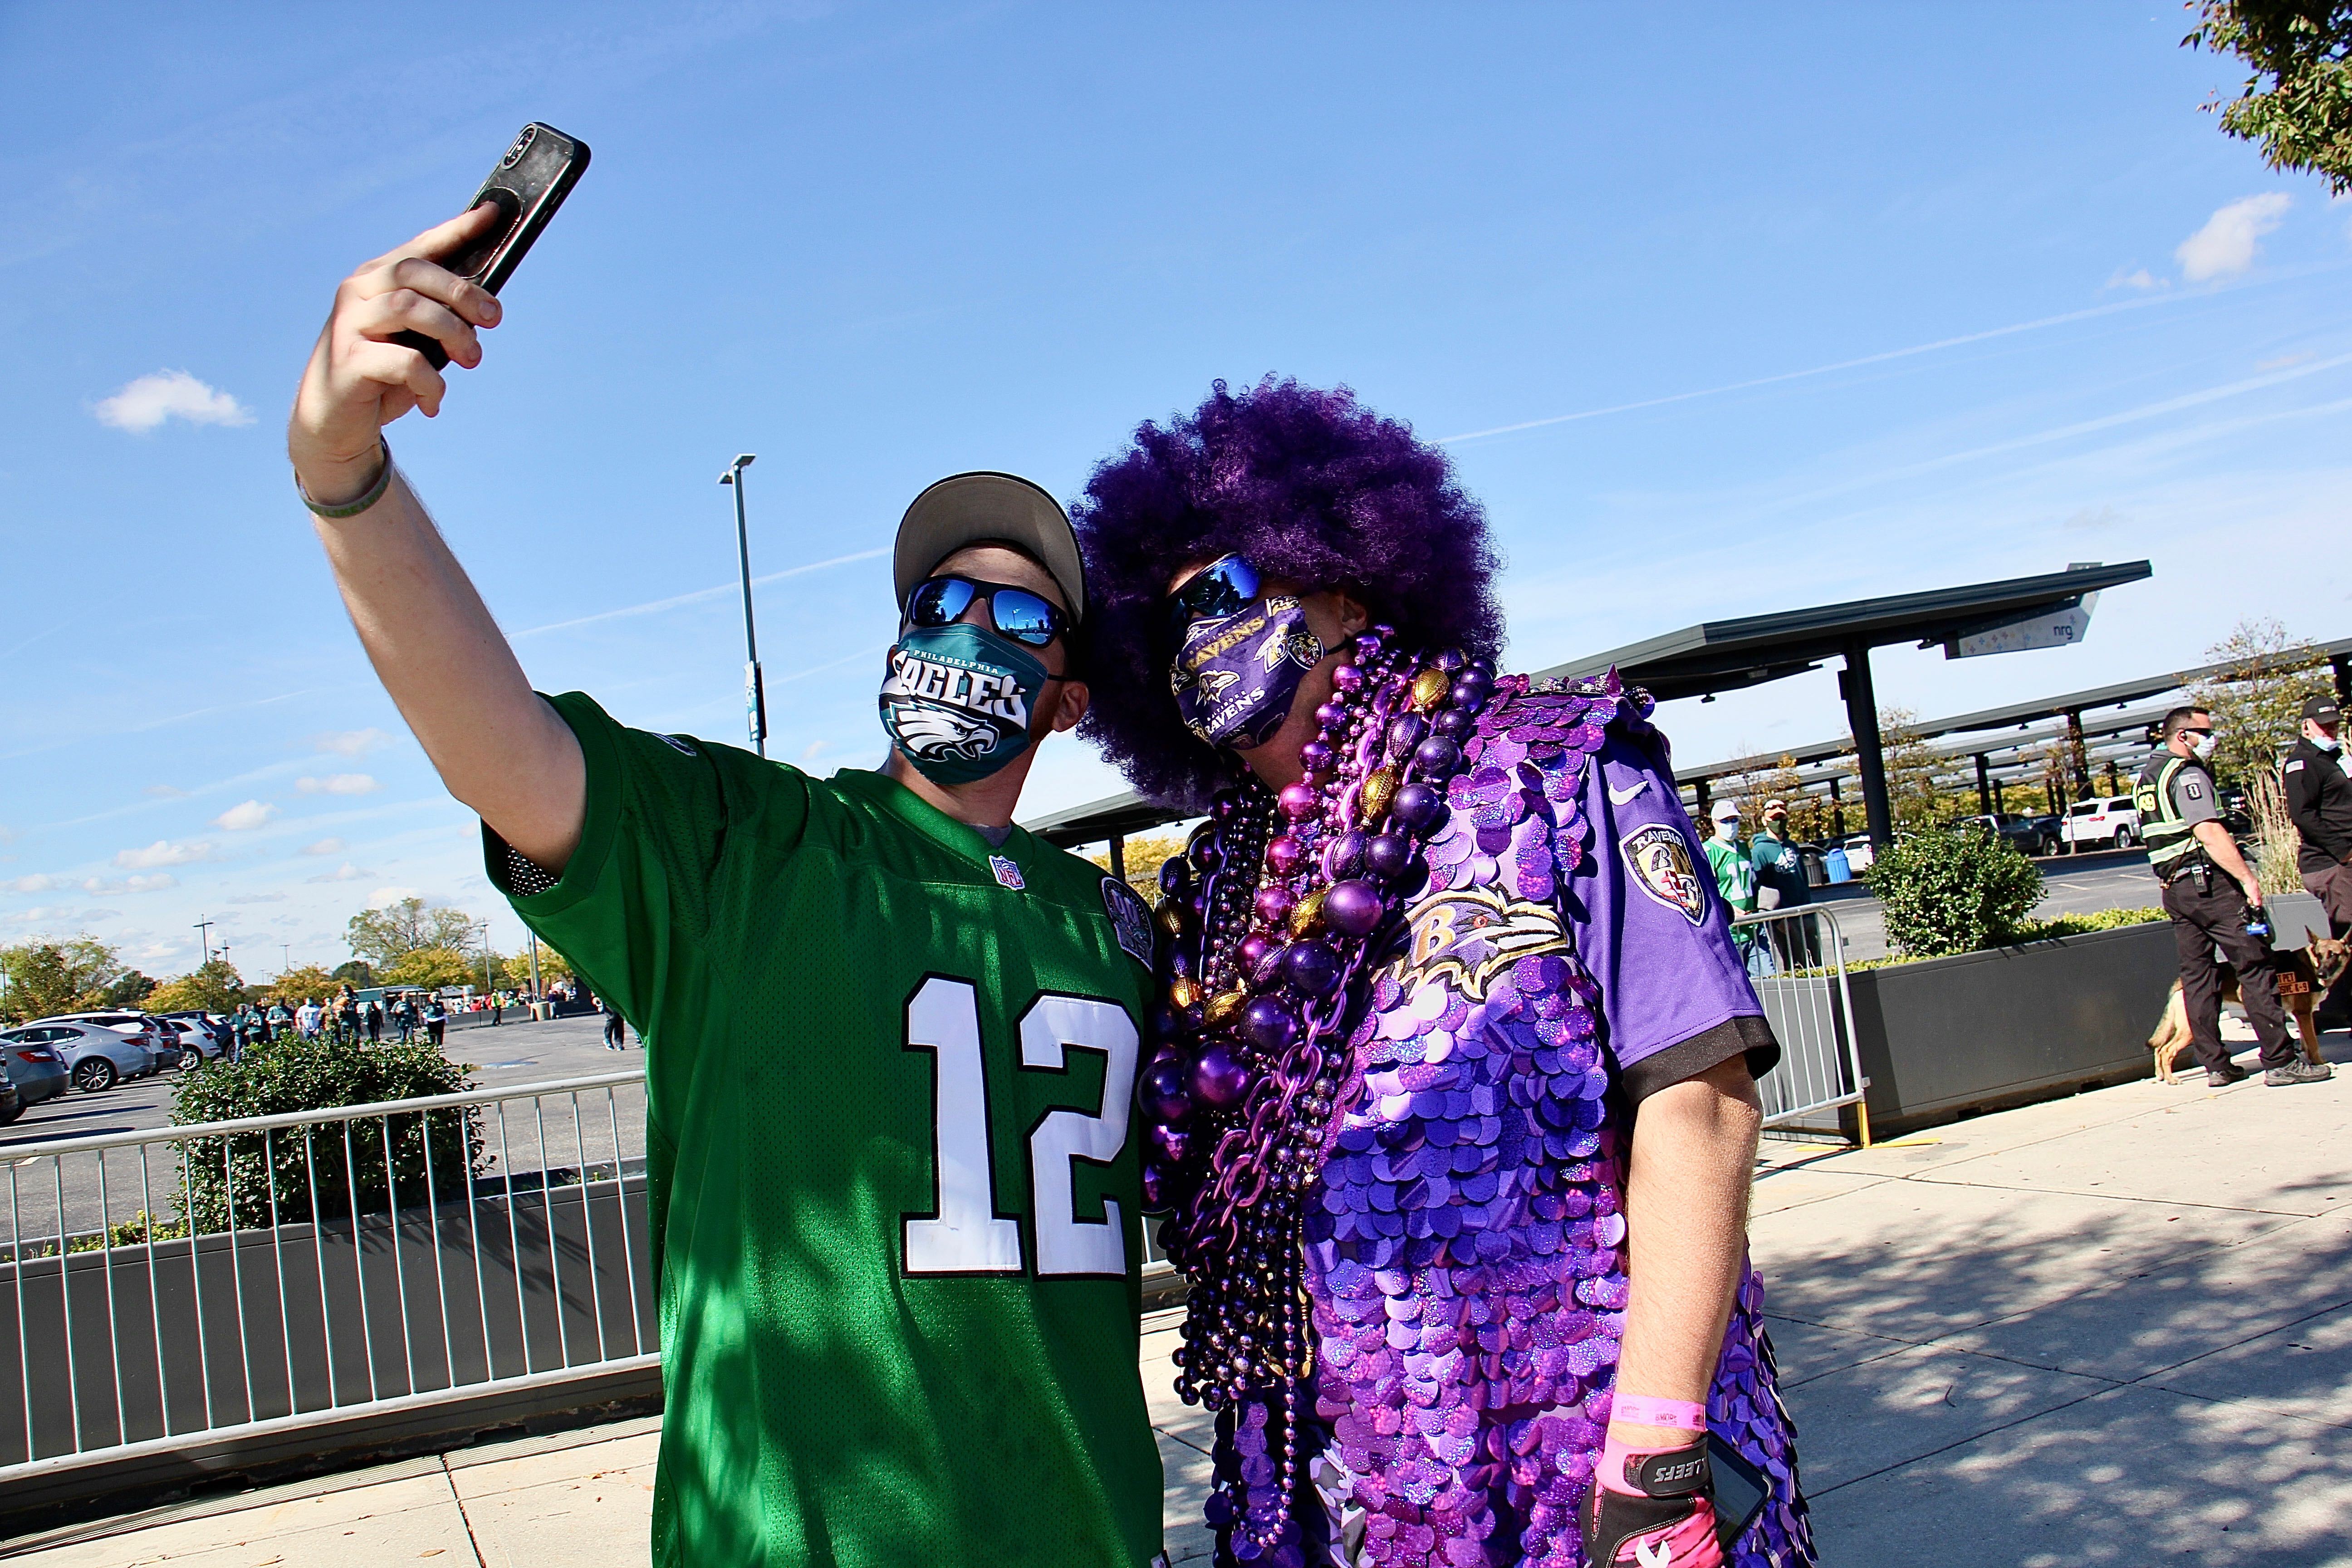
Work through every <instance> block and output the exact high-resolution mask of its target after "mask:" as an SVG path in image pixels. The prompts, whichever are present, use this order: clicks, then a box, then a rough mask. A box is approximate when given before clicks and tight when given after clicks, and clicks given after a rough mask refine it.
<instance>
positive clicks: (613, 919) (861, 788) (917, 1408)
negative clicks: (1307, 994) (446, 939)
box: [289, 208, 1160, 1568]
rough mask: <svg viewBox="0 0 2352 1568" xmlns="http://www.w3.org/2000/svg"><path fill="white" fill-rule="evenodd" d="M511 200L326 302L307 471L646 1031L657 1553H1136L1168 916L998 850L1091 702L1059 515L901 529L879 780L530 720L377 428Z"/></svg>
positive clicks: (534, 705) (349, 552)
mask: <svg viewBox="0 0 2352 1568" xmlns="http://www.w3.org/2000/svg"><path fill="white" fill-rule="evenodd" d="M494 212H495V209H491V208H483V209H479V210H478V212H477V213H474V214H470V215H468V216H465V217H461V218H457V219H455V220H453V221H452V222H450V223H447V224H444V225H442V226H440V227H438V228H436V229H434V230H431V231H429V232H428V233H426V234H425V235H422V236H420V237H418V238H417V239H415V240H414V241H412V242H411V243H410V244H408V245H406V246H404V247H401V248H400V249H398V250H395V251H394V252H392V253H391V254H390V255H388V256H385V257H383V258H379V259H377V260H375V261H372V262H369V263H367V264H366V265H364V266H362V268H360V269H359V270H358V271H356V272H354V273H353V274H352V276H351V277H350V278H349V279H345V280H344V282H343V284H342V287H341V289H339V290H338V292H337V295H336V300H335V307H334V310H333V313H332V314H331V316H330V317H329V319H328V321H327V325H326V329H325V331H323V332H322V333H321V334H320V339H319V342H318V346H317V348H316V349H315V350H314V351H313V353H312V354H311V358H310V365H309V367H308V369H307V370H306V371H305V373H304V375H303V379H302V385H301V388H300V391H299V394H298V395H297V398H296V402H295V405H294V413H293V418H292V421H291V426H290V429H289V451H290V453H291V456H292V458H293V462H294V470H295V477H296V479H297V481H298V483H299V487H300V489H301V491H302V495H303V499H304V500H305V501H306V502H307V503H308V504H309V505H310V508H311V510H313V511H315V512H317V513H319V514H320V521H319V525H318V526H319V533H320V538H321V540H322V541H323V542H324V543H325V545H326V549H327V554H328V558H329V560H330V561H331V563H332V564H333V567H334V570H335V575H336V580H337V582H338V584H339V585H340V586H341V590H342V594H343V598H344V603H345V604H346V605H348V607H349V608H350V610H351V614H352V621H353V623H354V624H355V625H356V626H357V627H358V629H359V633H360V637H361V640H362V643H364V644H365V646H366V647H367V651H368V656H369V658H372V659H373V661H374V664H375V668H376V670H377V672H378V674H379V675H380V676H381V677H382V678H383V683H384V686H385V688H386V689H387V690H389V691H390V693H391V694H392V697H393V699H394V701H395V702H397V703H398V704H399V706H400V709H401V712H402V714H403V716H404V717H405V718H406V720H407V721H408V723H409V726H410V728H411V729H412V730H414V731H415V734H416V738H417V740H418V742H420V743H422V744H423V746H424V747H425V752H426V753H427V754H428V755H430V756H431V757H432V759H433V762H434V765H435V766H436V767H437V768H438V769H439V770H440V772H441V775H442V778H443V779H444V780H445V781H446V783H447V784H448V786H449V789H450V792H451V793H452V794H453V795H456V796H457V798H458V799H459V800H462V801H464V802H465V803H466V804H467V805H469V806H471V807H473V808H474V809H475V810H476V811H477V812H478V813H479V814H480V816H481V818H482V824H483V835H484V838H485V840H486V843H487V846H488V852H489V859H490V869H491V874H492V876H493V877H494V878H495V879H498V881H499V885H500V886H501V887H503V888H505V889H507V890H508V891H509V894H510V895H511V896H512V897H513V899H514V902H515V907H516V909H517V910H520V912H521V914H522V916H523V918H524V919H525V920H526V921H528V922H529V923H530V925H531V927H532V928H533V929H534V930H536V931H539V932H541V934H542V935H544V936H545V937H546V938H547V939H548V940H549V941H550V942H551V943H552V944H553V945H554V946H555V947H556V948H557V949H558V950H559V951H561V952H563V953H564V954H565V955H566V956H567V957H569V958H570V959H571V960H572V963H573V964H574V965H575V966H576V967H577V968H578V970H579V971H580V973H582V974H583V977H584V978H585V979H586V980H587V982H588V984H590V985H591V986H592V987H593V989H594V990H595V991H596V992H597V993H598V994H602V995H605V996H610V997H614V998H616V999H617V1000H618V1001H619V1003H620V1005H621V1009H622V1011H623V1013H624V1014H625V1016H627V1017H628V1019H629V1021H630V1022H631V1023H633V1024H635V1025H636V1026H637V1030H638V1033H639V1034H640V1035H641V1036H642V1037H643V1040H644V1044H645V1048H646V1078H647V1096H648V1110H647V1117H646V1122H647V1125H646V1145H647V1158H646V1166H647V1174H648V1187H649V1202H650V1205H651V1212H652V1216H653V1227H654V1238H655V1250H654V1257H655V1267H656V1271H657V1273H658V1277H659V1286H660V1300H661V1321H662V1355H663V1369H664V1383H665V1390H666V1394H667V1405H666V1410H665V1414H664V1418H663V1427H662V1448H661V1464H660V1470H659V1474H658V1477H657V1479H656V1485H655V1499H654V1529H653V1548H654V1550H653V1556H654V1561H655V1562H656V1563H659V1564H663V1565H665V1568H669V1565H685V1564H692V1565H694V1568H719V1565H722V1564H723V1565H725V1568H737V1565H739V1564H771V1565H782V1564H795V1565H797V1564H803V1563H811V1564H832V1563H840V1564H875V1565H880V1564H889V1565H892V1568H898V1565H907V1564H917V1563H956V1564H982V1563H1003V1564H1022V1565H1024V1568H1027V1565H1029V1564H1038V1563H1056V1564H1082V1563H1083V1564H1094V1563H1106V1564H1121V1565H1134V1568H1141V1565H1142V1564H1145V1563H1149V1562H1150V1561H1151V1560H1153V1558H1154V1557H1155V1556H1156V1555H1157V1554H1158V1552H1159V1551H1160V1461H1159V1455H1158V1451H1157V1449H1156V1447H1155V1446H1154V1443H1153V1439H1152V1436H1151V1431H1150V1426H1149V1423H1148V1420H1147V1417H1146V1415H1145V1409H1144V1401H1143V1393H1142V1388H1141V1384H1140V1381H1139V1377H1138V1375H1137V1371H1136V1316H1137V1294H1136V1280H1137V1274H1136V1270H1137V1265H1138V1261H1139V1241H1138V1234H1137V1231H1138V1226H1137V1219H1138V1211H1139V1200H1138V1195H1137V1190H1136V1189H1137V1168H1138V1151H1137V1150H1136V1148H1135V1146H1134V1141H1133V1139H1132V1138H1131V1137H1130V1135H1129V1095H1130V1090H1131V1088H1132V1085H1133V1081H1134V1077H1135V1071H1136V1066H1137V1047H1138V1019H1139V1016H1140V1011H1141V1007H1142V1001H1143V996H1144V992H1145V986H1146V978H1145V970H1144V965H1143V961H1144V960H1145V959H1146V958H1147V957H1148V955H1149V952H1150V923H1149V921H1148V919H1147V918H1146V917H1145V914H1144V910H1143V908H1142V904H1141V902H1140V900H1137V899H1136V898H1135V897H1134V895H1133V894H1132V893H1130V892H1129V891H1128V889H1126V888H1125V887H1124V886H1123V885H1121V884H1118V883H1117V882H1114V881H1112V880H1110V879H1106V878H1104V877H1103V876H1102V875H1101V874H1100V873H1099V872H1098V871H1097V870H1096V869H1095V868H1093V867H1091V866H1088V865H1087V864H1086V863H1085V862H1083V861H1080V860H1077V859H1075V858H1072V857H1070V856H1067V855H1065V854H1063V853H1062V852H1061V851H1059V850H1056V849H1054V848H1051V847H1047V846H1045V845H1043V844H1040V843H1038V842H1037V841H1036V840H1034V839H1033V838H1031V837H1029V836H1028V835H1027V834H1025V833H1024V832H1023V831H1022V830H1021V829H1019V828H1018V827H1015V826H1012V814H1013V805H1014V802H1015V801H1016V800H1017V799H1018V797H1019V795H1020V790H1021V784H1022V781H1023V779H1024V777H1025V776H1026V774H1027V772H1028V768H1029V764H1030V763H1031V761H1032V760H1033V758H1034V754H1035V748H1034V742H1037V741H1038V740H1041V739H1043V738H1044V737H1045V735H1047V734H1050V733H1053V732H1055V731H1062V730H1066V729H1068V728H1070V727H1071V726H1072V725H1073V724H1075V723H1076V722H1077V721H1078V718H1079V717H1080V715H1081V714H1082V713H1083V712H1084V711H1085V710H1086V702H1087V693H1086V688H1085V686H1084V685H1083V684H1081V683H1079V682H1078V681H1076V679H1072V677H1073V673H1074V672H1073V670H1072V668H1071V665H1070V658H1071V654H1072V648H1071V647H1070V641H1071V634H1072V633H1073V632H1074V630H1075V629H1076V625H1077V623H1078V621H1079V619H1080V618H1081V617H1082V616H1084V613H1085V584H1084V582H1083V579H1082V577H1081V574H1080V573H1079V568H1078V559H1077V551H1076V543H1075V542H1074V541H1073V540H1072V538H1071V535H1070V529H1069V523H1068V521H1067V519H1066V518H1065V517H1064V516H1063V514H1062V511H1061V509H1060V507H1059V506H1058V505H1056V504H1055V502H1054V500H1053V499H1052V498H1051V497H1050V496H1047V495H1046V494H1045V492H1044V491H1042V490H1039V489H1036V488H1035V487H1034V486H1032V485H1029V484H1028V483H1026V482H1025V481H1024V480H1020V479H1013V478H1010V477H1009V476H1005V475H988V474H982V475H961V476H958V477H957V478H955V479H949V480H943V481H941V482H940V484H938V485H935V486H933V487H931V489H929V490H927V491H925V492H924V494H923V495H922V496H921V497H920V498H919V499H918V500H917V501H916V503H915V504H914V506H913V507H911V508H910V509H909V510H908V514H907V518H906V521H904V522H903V523H902V524H901V527H900V531H899V538H898V561H897V566H898V590H899V596H900V603H901V606H902V619H901V625H900V637H899V642H898V646H897V647H895V648H894V649H893V650H892V654H891V659H890V668H889V674H888V677H887V680H886V682H885V684H884V687H883V691H882V697H881V709H882V717H883V721H884V725H885V727H886V729H887V730H888V731H889V732H890V734H891V737H892V740H893V742H894V744H893V751H892V754H891V757H890V761H889V763H888V765H887V767H886V768H885V769H884V770H883V771H882V772H880V773H864V772H859V771H855V770H850V771H845V772H843V773H837V774H835V776H834V777H832V778H830V779H822V780H820V779H814V778H811V777H809V776H808V775H806V774H804V773H801V772H799V771H798V770H796V769H793V768H791V767H786V766H783V765H782V764H780V763H769V762H765V761H762V760H761V759H760V758H757V757H755V756H752V755H751V754H750V753H748V752H742V751H740V750H737V749H735V748H733V747H729V746H717V745H711V744H709V742H702V741H695V740H688V739H684V738H681V737H677V736H669V735H656V734H647V733H645V732H643V731H635V730H631V729H627V728H625V727H624V726H622V725H621V724H618V723H616V722H615V721H613V720H612V719H611V718H610V717H608V716H607V715H606V714H605V713H604V710H602V709H600V708H598V707H597V706H596V704H595V703H593V701H591V700H589V699H587V698H586V697H583V696H581V695H578V694H576V693H574V694H572V695H569V696H564V697H558V698H554V699H546V698H542V697H541V696H539V695H537V694H536V693H534V692H533V691H532V690H531V689H530V683H529V682H528V681H527V680H526V679H524V676H523V673H522V669H521V667H520V665H519V664H518V663H517V662H516V660H515V658H514V655H513V653H512V652H511V651H510V650H509V647H508V646H507V644H506V641H505V639H504V638H503V637H501V635H500V634H499V629H498V627H497V626H496V624H495V623H494V622H493V621H492V620H491V618H490V616H489V613H488V611H487V610H486V609H485V608H484V607H483V605H482V602H481V600H480V598H479V596H478V595H477V594H476V593H475V591H474V587H473V584H471V583H470V582H468V581H467V578H466V575H465V574H464V572H463V571H462V570H461V569H460V568H459V566H458V565H457V561H456V559H455V558H454V557H453V556H452V555H451V554H450V552H449V551H448V549H447V547H446V545H445V544H444V543H443V542H442V540H441V538H440V536H439V535H438V533H437V532H436V531H435V529H434V526H433V523H432V521H431V520H430V519H429V518H428V517H427V516H426V514H425V509H424V507H423V505H422V504H421V503H420V502H419V501H418V500H417V499H416V498H415V495H414V494H413V493H412V492H411V491H410V490H409V489H408V487H407V485H406V483H405V482H404V480H403V479H402V478H401V477H400V474H399V472H398V470H397V469H396V468H394V467H393V466H392V460H391V454H390V451H389V448H388V447H386V446H385V445H384V443H383V439H382V437H380V435H379V431H380V429H381V427H382V426H384V425H387V424H389V423H391V422H392V421H393V420H394V419H397V418H398V417H400V416H402V415H403V414H404V413H406V412H407V411H408V410H409V409H411V408H416V407H421V408H423V409H424V411H425V414H426V415H428V416H435V415H437V414H438V413H439V412H440V409H441V404H442V399H443V396H444V394H445V391H446V388H445V384H444V383H443V380H442V378H441V376H440V375H439V374H436V371H435V370H434V368H433V367H432V366H431V365H430V364H429V363H426V361H425V358H424V357H423V356H422V355H420V354H418V353H415V352H414V351H413V350H410V349H407V348H404V347H402V346H399V345H398V344H395V343H394V342H389V341H387V340H389V339H390V338H391V337H392V336H393V335H394V333H396V332H399V331H404V330H410V331H420V332H424V333H425V334H427V335H428V336H431V337H433V338H436V339H437V340H438V341H439V342H441V343H442V344H443V345H444V346H445V347H446V350H447V351H448V353H449V357H450V358H452V359H454V360H456V361H457V363H460V364H462V365H466V366H468V367H472V366H476V365H478V364H479V363H481V346H480V342H479V339H478V331H479V330H480V329H483V328H487V327H489V326H491V325H493V324H494V323H495V322H496V321H498V320H499V314H500V312H499V303H498V301H497V300H495V299H493V298H492V297H490V296H489V295H488V294H486V293H484V292H483V291H482V290H481V289H478V288H476V287H475V286H474V285H472V284H470V283H467V282H465V281H463V280H461V279H457V278H456V277H454V276H453V275H451V274H450V273H449V272H448V271H446V270H445V269H444V268H441V267H439V266H437V265H436V263H435V258H440V257H446V256H449V255H452V254H454V253H455V252H456V251H457V250H458V249H460V248H462V247H466V246H467V245H468V244H470V243H471V242H473V241H474V240H476V239H477V238H478V237H479V234H480V230H481V229H482V228H483V227H484V226H487V225H488V223H489V222H490V221H491V218H492V215H494Z"/></svg>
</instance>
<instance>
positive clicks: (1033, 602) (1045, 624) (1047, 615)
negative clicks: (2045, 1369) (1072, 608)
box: [991, 588, 1054, 647]
mask: <svg viewBox="0 0 2352 1568" xmlns="http://www.w3.org/2000/svg"><path fill="white" fill-rule="evenodd" d="M991 605H992V608H993V609H994V610H995V612H996V629H997V630H998V631H1000V632H1003V634H1004V635H1005V636H1006V637H1014V638H1017V639H1019V640H1020V641H1022V642H1025V643H1033V644H1034V645H1036V646H1037V647H1044V646H1045V644H1047V643H1049V642H1052V641H1053V640H1054V606H1053V605H1049V604H1047V603H1046V602H1045V600H1044V599H1041V598H1039V597H1038V596H1037V595H1034V594H1031V593H1027V592H1025V591H1024V590H1022V589H1019V588H999V589H998V590H997V591H996V597H995V598H994V599H993V600H992V601H991Z"/></svg>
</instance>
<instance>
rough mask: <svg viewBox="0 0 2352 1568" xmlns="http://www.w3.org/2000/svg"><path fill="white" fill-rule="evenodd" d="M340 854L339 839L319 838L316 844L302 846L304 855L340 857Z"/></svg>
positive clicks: (341, 850)
mask: <svg viewBox="0 0 2352 1568" xmlns="http://www.w3.org/2000/svg"><path fill="white" fill-rule="evenodd" d="M342 852H343V841H342V840H341V839H340V838H321V839H320V840H319V842H317V843H316V844H305V845H304V846H302V853H303V854H305V855H340V854H341V853H342Z"/></svg>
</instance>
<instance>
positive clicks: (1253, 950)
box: [1234, 931, 1275, 973]
mask: <svg viewBox="0 0 2352 1568" xmlns="http://www.w3.org/2000/svg"><path fill="white" fill-rule="evenodd" d="M1274 941H1275V939H1274V938H1272V937H1270V936H1268V935H1266V934H1265V932H1264V931H1252V932H1251V933H1250V934H1249V935H1247V936H1245V937H1244V938H1242V940H1241V942H1240V945H1238V946H1236V947H1235V948H1234V958H1235V959H1236V960H1238V961H1239V962H1240V963H1241V966H1242V970H1243V972H1244V973H1248V972H1250V971H1253V970H1255V969H1256V968H1257V966H1258V964H1259V963H1262V962H1264V960H1265V954H1266V950H1267V949H1269V948H1271V947H1272V946H1273V945H1274Z"/></svg>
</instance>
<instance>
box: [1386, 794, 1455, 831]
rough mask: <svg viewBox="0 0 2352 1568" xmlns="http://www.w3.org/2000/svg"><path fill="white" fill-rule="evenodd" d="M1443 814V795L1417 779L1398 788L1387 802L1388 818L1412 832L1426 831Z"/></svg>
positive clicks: (1434, 824)
mask: <svg viewBox="0 0 2352 1568" xmlns="http://www.w3.org/2000/svg"><path fill="white" fill-rule="evenodd" d="M1444 815H1445V797H1444V795H1440V794H1438V793H1437V791H1436V790H1435V789H1433V788H1432V787H1431V786H1430V785H1428V784H1422V783H1420V782H1418V781H1415V782H1414V783H1412V784H1406V785H1405V786H1404V787H1403V788H1402V789H1400V790H1398V791H1397V792H1396V798H1395V799H1394V800H1391V802H1389V819H1390V820H1391V821H1392V822H1394V823H1395V824H1397V826H1400V827H1403V828H1407V829H1409V830H1411V831H1412V832H1414V833H1423V832H1426V831H1428V830H1429V829H1430V828H1431V827H1433V826H1436V824H1437V822H1438V820H1439V819H1440V818H1441V817H1443V816H1444Z"/></svg>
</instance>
